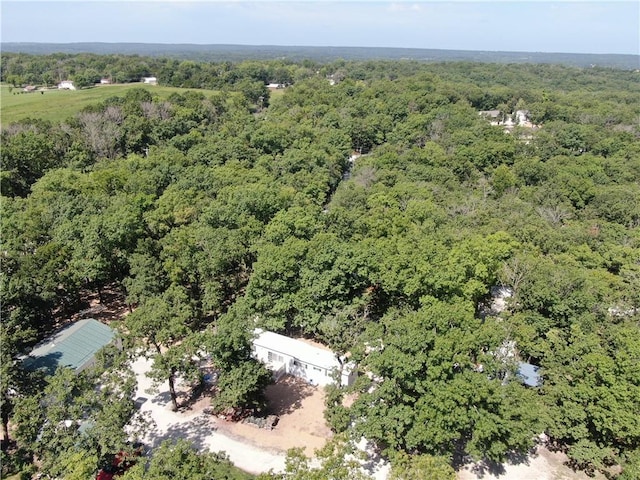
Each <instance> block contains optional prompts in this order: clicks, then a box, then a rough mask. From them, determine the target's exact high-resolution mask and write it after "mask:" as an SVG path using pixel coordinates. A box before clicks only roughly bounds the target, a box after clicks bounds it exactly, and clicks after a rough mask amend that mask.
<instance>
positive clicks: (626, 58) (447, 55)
mask: <svg viewBox="0 0 640 480" xmlns="http://www.w3.org/2000/svg"><path fill="white" fill-rule="evenodd" d="M2 49H3V51H5V52H14V53H29V54H32V55H50V54H52V53H68V54H74V55H77V54H81V53H95V54H98V55H109V54H126V55H144V56H153V57H167V58H177V59H179V60H198V61H206V62H225V61H232V62H241V61H244V60H262V61H267V60H272V59H274V58H281V59H282V58H286V59H287V60H289V61H292V62H303V61H305V60H313V61H316V62H322V63H328V62H333V61H336V60H339V59H345V60H354V61H366V60H417V61H420V62H451V61H465V62H484V63H556V64H562V65H573V66H576V67H592V66H594V65H597V66H600V67H610V68H619V69H628V70H631V69H636V68H638V67H639V66H640V59H639V58H638V55H623V54H593V53H548V52H495V51H482V50H441V49H433V48H385V47H308V46H281V45H202V44H167V43H82V42H80V43H29V42H17V43H15V42H4V43H3V44H2Z"/></svg>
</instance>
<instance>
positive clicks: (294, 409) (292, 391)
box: [217, 375, 332, 456]
mask: <svg viewBox="0 0 640 480" xmlns="http://www.w3.org/2000/svg"><path fill="white" fill-rule="evenodd" d="M266 396H267V401H268V404H267V408H268V412H267V413H269V414H274V415H278V417H279V421H278V425H277V426H276V427H275V428H274V429H273V430H266V429H263V428H258V427H255V426H253V425H251V424H249V423H233V422H227V421H224V420H218V421H217V425H218V427H219V429H220V431H223V432H225V433H226V434H229V435H231V436H233V437H235V438H237V439H242V440H244V441H247V442H250V443H251V444H253V445H255V446H257V447H262V448H268V449H275V450H279V451H286V450H288V449H289V448H294V447H302V448H304V450H305V453H306V454H307V455H308V456H312V455H313V452H314V450H315V449H318V448H321V447H322V446H324V444H325V443H326V442H327V440H328V439H329V438H331V436H332V433H331V430H330V429H329V427H328V426H327V424H326V422H325V420H324V415H323V412H324V400H325V393H324V389H323V388H321V387H315V386H311V385H309V384H307V383H306V382H304V381H302V380H299V379H296V378H294V377H291V376H289V375H286V376H284V377H283V378H281V379H280V380H279V381H278V382H277V383H275V384H273V385H270V386H268V387H267V390H266Z"/></svg>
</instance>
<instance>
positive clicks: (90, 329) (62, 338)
mask: <svg viewBox="0 0 640 480" xmlns="http://www.w3.org/2000/svg"><path fill="white" fill-rule="evenodd" d="M115 336H116V333H115V332H114V331H113V330H112V329H111V328H110V327H108V326H107V325H105V324H103V323H100V322H99V321H97V320H94V319H93V318H87V319H84V320H78V321H77V322H75V323H73V324H72V325H69V326H68V327H65V328H63V329H62V330H59V331H58V332H56V333H55V334H53V335H51V336H50V337H48V338H47V339H46V340H44V341H43V342H42V343H40V344H39V345H38V346H36V348H34V349H33V350H32V351H31V353H29V355H27V356H26V357H25V358H24V359H23V364H24V367H25V368H26V369H28V370H39V369H45V370H46V371H47V373H49V374H53V373H54V372H55V370H56V368H58V367H59V366H64V367H70V368H73V369H74V370H76V371H80V370H82V367H84V366H85V365H86V363H87V362H88V361H90V360H91V359H92V358H93V356H94V355H95V354H96V353H97V352H98V350H100V349H101V348H102V347H104V346H106V345H108V344H109V343H111V342H112V341H113V339H114V338H115Z"/></svg>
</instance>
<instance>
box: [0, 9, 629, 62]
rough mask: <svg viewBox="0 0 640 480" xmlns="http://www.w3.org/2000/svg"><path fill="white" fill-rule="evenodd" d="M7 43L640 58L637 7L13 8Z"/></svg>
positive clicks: (5, 18) (5, 13)
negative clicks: (413, 51) (255, 47)
mask: <svg viewBox="0 0 640 480" xmlns="http://www.w3.org/2000/svg"><path fill="white" fill-rule="evenodd" d="M1 9H2V42H3V43H147V44H154V43H156V44H167V45H180V44H185V45H241V46H281V47H328V48H331V47H352V48H372V47H376V48H410V49H434V50H467V51H488V52H522V53H578V54H580V53H582V54H631V55H638V54H640V38H639V35H640V33H639V32H640V3H639V2H635V1H627V0H624V1H613V2H598V1H566V0H565V1H556V2H543V1H505V0H502V1H493V2H479V1H467V2H462V1H431V2H410V1H403V0H400V1H396V2H382V1H374V2H371V1H351V2H326V1H322V2H321V1H310V2H293V1H279V2H274V1H254V2H245V1H228V2H218V1H195V2H191V1H173V2H172V1H163V2H158V1H137V2H124V1H118V0H114V1H110V2H103V1H65V2H58V1H39V2H31V1H20V2H17V1H6V2H2V4H1Z"/></svg>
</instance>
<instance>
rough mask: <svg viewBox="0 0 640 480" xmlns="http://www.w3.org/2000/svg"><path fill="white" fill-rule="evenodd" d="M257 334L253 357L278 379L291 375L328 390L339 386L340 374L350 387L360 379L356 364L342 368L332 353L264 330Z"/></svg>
mask: <svg viewBox="0 0 640 480" xmlns="http://www.w3.org/2000/svg"><path fill="white" fill-rule="evenodd" d="M254 333H255V335H256V337H255V339H254V340H253V356H254V357H255V358H256V359H257V360H260V361H261V362H263V363H265V364H266V366H267V368H269V369H270V370H272V371H273V372H274V376H275V377H276V378H280V377H281V376H282V375H284V374H290V375H293V376H295V377H298V378H302V379H304V380H306V381H307V382H309V383H311V384H313V385H321V386H324V385H329V384H333V383H335V380H334V374H335V373H336V372H338V373H339V375H340V376H339V378H340V384H341V385H343V386H349V385H351V384H353V382H354V381H355V379H356V377H357V372H356V371H355V369H354V368H353V367H354V365H353V363H350V362H343V364H341V363H340V362H339V361H338V358H337V357H336V355H335V354H334V353H333V352H332V351H330V350H325V349H323V348H320V347H316V346H314V345H310V344H309V343H306V342H303V341H301V340H296V339H295V338H290V337H286V336H284V335H279V334H277V333H273V332H267V331H264V330H261V329H256V330H255V331H254Z"/></svg>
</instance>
